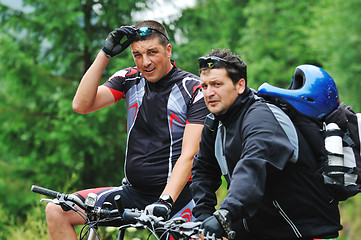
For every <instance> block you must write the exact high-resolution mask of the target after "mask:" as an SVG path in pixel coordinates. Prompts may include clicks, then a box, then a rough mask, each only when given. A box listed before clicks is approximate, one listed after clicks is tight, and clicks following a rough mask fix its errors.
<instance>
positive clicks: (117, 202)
mask: <svg viewBox="0 0 361 240" xmlns="http://www.w3.org/2000/svg"><path fill="white" fill-rule="evenodd" d="M114 202H115V205H117V208H118V212H119V215H123V213H124V206H123V201H122V196H120V195H116V196H115V197H114Z"/></svg>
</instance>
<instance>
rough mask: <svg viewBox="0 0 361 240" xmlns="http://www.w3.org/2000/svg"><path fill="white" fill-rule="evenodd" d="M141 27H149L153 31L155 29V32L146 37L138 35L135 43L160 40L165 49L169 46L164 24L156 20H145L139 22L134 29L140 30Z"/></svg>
mask: <svg viewBox="0 0 361 240" xmlns="http://www.w3.org/2000/svg"><path fill="white" fill-rule="evenodd" d="M141 27H149V28H151V29H155V31H152V33H151V34H149V35H145V36H140V35H139V34H136V36H135V39H134V42H138V41H144V40H148V39H154V38H158V40H159V42H160V44H161V45H163V46H164V47H166V46H167V45H168V44H169V36H168V33H167V30H166V29H165V27H164V25H163V24H161V23H159V22H157V21H154V20H145V21H141V22H138V23H137V24H135V25H134V28H136V29H139V28H141Z"/></svg>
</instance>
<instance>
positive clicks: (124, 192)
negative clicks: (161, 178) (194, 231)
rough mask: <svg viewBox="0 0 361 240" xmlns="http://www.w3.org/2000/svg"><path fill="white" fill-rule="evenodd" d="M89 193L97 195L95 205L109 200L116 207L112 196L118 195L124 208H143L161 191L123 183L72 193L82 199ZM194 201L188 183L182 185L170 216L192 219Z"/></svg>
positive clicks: (152, 201)
mask: <svg viewBox="0 0 361 240" xmlns="http://www.w3.org/2000/svg"><path fill="white" fill-rule="evenodd" d="M89 193H95V194H97V195H98V200H97V202H96V206H101V205H102V204H103V203H104V202H110V203H111V204H112V205H113V208H116V205H115V202H114V197H115V196H116V195H120V196H121V198H122V202H123V206H124V208H137V209H139V210H144V208H145V207H146V206H147V205H149V204H152V203H154V202H156V201H157V200H158V199H159V196H160V194H161V193H162V192H161V191H149V192H144V191H139V190H137V189H135V188H134V187H132V186H131V185H129V184H123V185H122V186H120V187H101V188H92V189H86V190H81V191H78V192H75V193H74V194H75V195H76V196H78V197H79V198H80V199H81V200H82V201H84V200H85V198H86V197H87V195H88V194H89ZM193 206H194V201H193V200H192V194H191V190H190V189H189V183H188V184H187V185H186V186H185V187H184V189H183V191H182V192H181V194H180V195H179V197H178V199H177V201H176V202H175V203H174V205H173V208H172V212H171V217H178V216H180V217H183V218H185V219H186V220H187V221H192V220H193V217H192V213H191V212H192V209H193ZM106 225H111V226H114V225H115V226H118V225H119V224H118V223H114V222H113V223H108V224H106Z"/></svg>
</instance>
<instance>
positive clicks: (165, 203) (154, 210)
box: [145, 194, 173, 220]
mask: <svg viewBox="0 0 361 240" xmlns="http://www.w3.org/2000/svg"><path fill="white" fill-rule="evenodd" d="M172 206H173V200H172V198H171V197H170V196H169V195H168V194H163V195H162V196H160V198H159V199H158V201H156V202H155V203H152V204H150V205H148V206H146V207H145V213H146V214H150V215H154V216H157V217H163V219H164V220H168V219H169V217H170V212H171V210H172Z"/></svg>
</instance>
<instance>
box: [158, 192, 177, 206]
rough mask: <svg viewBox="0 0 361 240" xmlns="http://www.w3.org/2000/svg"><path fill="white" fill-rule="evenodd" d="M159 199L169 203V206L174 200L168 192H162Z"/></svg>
mask: <svg viewBox="0 0 361 240" xmlns="http://www.w3.org/2000/svg"><path fill="white" fill-rule="evenodd" d="M159 201H161V202H164V203H167V204H169V205H170V206H171V207H172V206H173V204H174V202H173V199H172V197H171V196H170V195H169V194H162V195H161V196H160V197H159Z"/></svg>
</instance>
